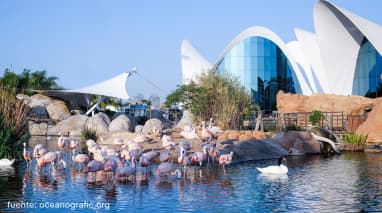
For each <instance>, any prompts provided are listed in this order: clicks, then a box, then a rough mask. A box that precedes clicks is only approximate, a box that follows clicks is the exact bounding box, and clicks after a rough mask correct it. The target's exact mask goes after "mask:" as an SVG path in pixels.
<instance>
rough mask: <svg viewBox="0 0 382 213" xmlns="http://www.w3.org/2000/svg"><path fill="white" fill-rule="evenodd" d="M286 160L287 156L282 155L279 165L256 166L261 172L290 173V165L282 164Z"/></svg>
mask: <svg viewBox="0 0 382 213" xmlns="http://www.w3.org/2000/svg"><path fill="white" fill-rule="evenodd" d="M284 161H286V158H285V157H283V156H281V157H280V158H279V160H278V166H268V167H265V168H258V167H256V169H257V170H258V171H259V172H261V173H266V174H286V173H288V167H286V166H285V165H283V164H282V163H283V162H284Z"/></svg>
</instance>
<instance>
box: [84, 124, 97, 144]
mask: <svg viewBox="0 0 382 213" xmlns="http://www.w3.org/2000/svg"><path fill="white" fill-rule="evenodd" d="M81 137H82V140H84V141H87V140H89V139H92V140H94V141H97V130H95V129H92V128H88V127H86V128H85V129H84V130H83V131H82V133H81Z"/></svg>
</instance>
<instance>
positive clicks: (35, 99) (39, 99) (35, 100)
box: [28, 94, 52, 108]
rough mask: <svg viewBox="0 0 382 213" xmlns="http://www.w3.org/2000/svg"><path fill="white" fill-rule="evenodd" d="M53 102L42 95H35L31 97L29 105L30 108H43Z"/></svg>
mask: <svg viewBox="0 0 382 213" xmlns="http://www.w3.org/2000/svg"><path fill="white" fill-rule="evenodd" d="M51 102H52V99H51V98H49V97H48V96H45V95H41V94H34V95H32V96H31V97H30V99H29V101H28V103H29V107H30V108H32V107H35V106H43V107H46V106H48V105H49V104H50V103H51Z"/></svg>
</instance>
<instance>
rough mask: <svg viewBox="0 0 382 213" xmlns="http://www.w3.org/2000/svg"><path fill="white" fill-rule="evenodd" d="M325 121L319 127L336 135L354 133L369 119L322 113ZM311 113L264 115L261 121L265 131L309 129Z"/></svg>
mask: <svg viewBox="0 0 382 213" xmlns="http://www.w3.org/2000/svg"><path fill="white" fill-rule="evenodd" d="M322 113H323V119H321V120H320V122H319V123H318V124H316V125H317V126H319V127H322V128H325V129H327V130H330V131H331V132H333V133H335V134H344V133H347V132H354V131H355V130H356V129H357V128H358V127H359V126H360V125H361V124H362V123H363V122H364V121H365V120H366V118H367V115H345V114H344V112H322ZM310 115H311V112H296V113H278V112H273V113H272V115H263V116H262V119H261V125H260V126H262V128H263V129H264V130H265V131H281V130H285V129H286V128H287V127H290V126H295V127H302V128H307V127H308V126H309V125H311V122H310V121H309V116H310ZM250 124H251V125H250V126H249V128H250V129H251V128H252V129H253V127H254V126H255V125H256V118H252V119H251V122H250Z"/></svg>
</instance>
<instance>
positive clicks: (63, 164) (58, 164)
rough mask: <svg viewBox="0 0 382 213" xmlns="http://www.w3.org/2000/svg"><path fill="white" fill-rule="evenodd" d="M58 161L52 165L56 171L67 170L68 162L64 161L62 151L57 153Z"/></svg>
mask: <svg viewBox="0 0 382 213" xmlns="http://www.w3.org/2000/svg"><path fill="white" fill-rule="evenodd" d="M56 154H57V160H56V161H54V162H53V163H52V165H53V169H55V170H63V169H65V168H66V162H65V160H64V159H63V153H62V152H61V151H56Z"/></svg>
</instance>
